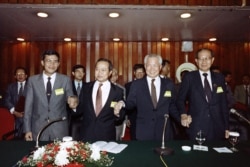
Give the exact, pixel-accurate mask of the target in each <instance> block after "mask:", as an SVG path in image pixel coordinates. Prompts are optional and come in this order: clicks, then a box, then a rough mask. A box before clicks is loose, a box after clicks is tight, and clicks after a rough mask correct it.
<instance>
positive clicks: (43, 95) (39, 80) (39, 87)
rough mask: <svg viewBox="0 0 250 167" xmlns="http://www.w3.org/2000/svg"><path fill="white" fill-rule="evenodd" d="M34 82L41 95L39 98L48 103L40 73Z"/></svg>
mask: <svg viewBox="0 0 250 167" xmlns="http://www.w3.org/2000/svg"><path fill="white" fill-rule="evenodd" d="M36 84H37V90H38V92H39V94H40V95H41V100H42V101H44V103H48V100H47V95H46V90H45V86H44V81H43V75H42V74H41V75H39V77H38V80H37V83H36Z"/></svg>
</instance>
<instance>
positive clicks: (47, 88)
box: [46, 77, 52, 102]
mask: <svg viewBox="0 0 250 167" xmlns="http://www.w3.org/2000/svg"><path fill="white" fill-rule="evenodd" d="M50 79H51V78H50V77H48V82H47V87H46V95H47V99H48V102H49V100H50V96H51V92H52V88H51V87H52V86H51V82H50Z"/></svg>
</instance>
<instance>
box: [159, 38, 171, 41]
mask: <svg viewBox="0 0 250 167" xmlns="http://www.w3.org/2000/svg"><path fill="white" fill-rule="evenodd" d="M168 40H169V38H161V41H168Z"/></svg>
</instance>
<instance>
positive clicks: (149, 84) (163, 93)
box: [125, 54, 188, 140]
mask: <svg viewBox="0 0 250 167" xmlns="http://www.w3.org/2000/svg"><path fill="white" fill-rule="evenodd" d="M161 64H162V58H161V56H160V55H156V54H149V55H146V56H145V58H144V66H145V69H146V77H144V78H142V79H138V80H134V81H133V82H132V84H131V87H130V91H129V94H128V98H127V100H126V105H125V106H126V109H127V110H134V109H136V111H137V116H136V140H162V134H163V127H164V123H165V119H166V118H168V116H169V115H171V116H172V117H173V118H175V119H176V120H179V122H180V114H179V112H178V110H177V108H176V106H175V98H176V92H175V88H174V83H173V82H172V81H171V80H170V79H169V78H161V77H160V70H161V67H162V65H161ZM185 116H186V118H187V117H188V116H187V115H185ZM167 120H168V121H167V126H166V129H165V136H164V137H165V139H166V140H171V139H173V129H172V126H171V120H170V119H167Z"/></svg>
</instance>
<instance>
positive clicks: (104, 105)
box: [77, 58, 125, 142]
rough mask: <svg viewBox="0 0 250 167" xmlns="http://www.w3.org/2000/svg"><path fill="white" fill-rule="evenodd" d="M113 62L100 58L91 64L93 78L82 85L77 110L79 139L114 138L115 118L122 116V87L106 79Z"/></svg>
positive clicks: (109, 139)
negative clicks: (93, 68)
mask: <svg viewBox="0 0 250 167" xmlns="http://www.w3.org/2000/svg"><path fill="white" fill-rule="evenodd" d="M112 70H113V65H112V63H111V61H110V60H108V59H105V58H100V59H98V60H97V62H96V64H95V79H96V80H95V81H92V82H89V83H86V84H85V85H84V86H83V88H82V93H83V96H82V98H81V99H80V103H79V106H78V107H77V111H81V112H82V113H83V120H82V127H81V134H80V135H81V139H82V140H83V141H90V142H91V141H92V142H94V141H98V140H105V141H111V140H116V129H115V122H116V121H118V120H119V119H121V120H122V119H123V118H124V115H125V110H124V109H123V108H122V106H123V102H122V101H123V100H124V98H123V96H124V95H123V90H122V89H121V88H119V87H118V86H116V85H114V84H113V83H111V82H110V81H109V78H110V76H111V74H112Z"/></svg>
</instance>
